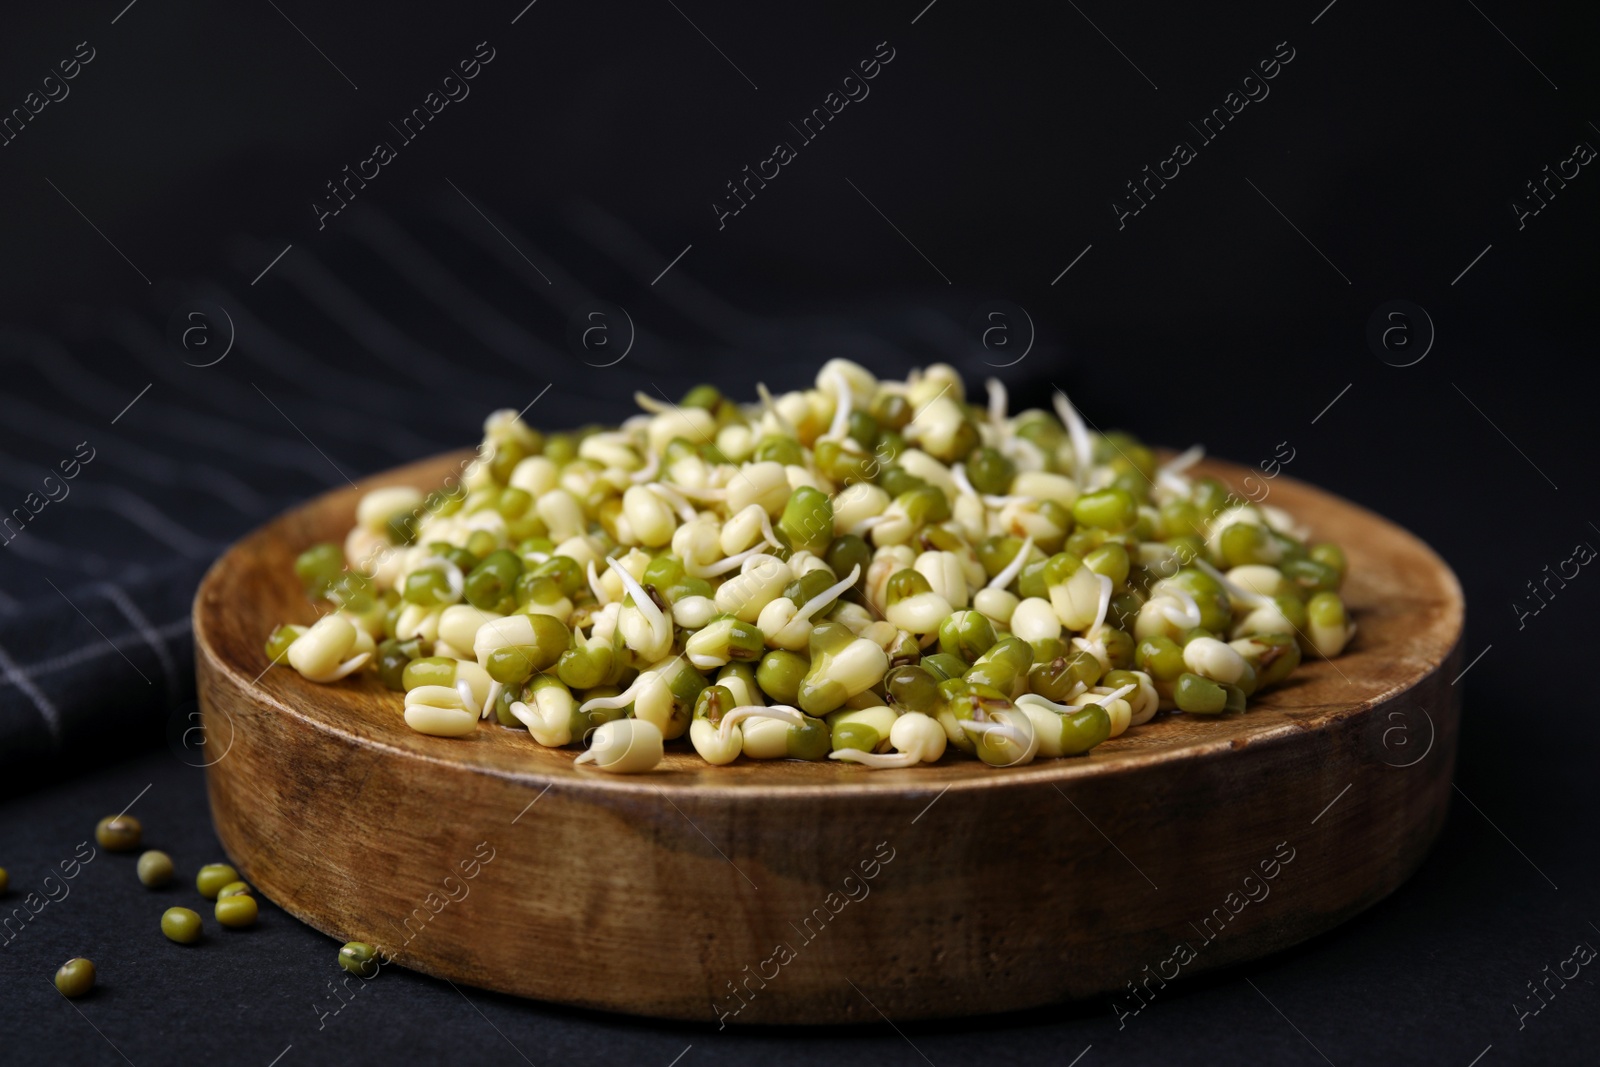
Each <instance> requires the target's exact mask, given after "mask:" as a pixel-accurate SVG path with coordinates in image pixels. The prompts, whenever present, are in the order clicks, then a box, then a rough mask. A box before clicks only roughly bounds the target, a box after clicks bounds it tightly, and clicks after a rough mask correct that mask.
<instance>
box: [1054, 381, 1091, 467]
mask: <svg viewBox="0 0 1600 1067" xmlns="http://www.w3.org/2000/svg"><path fill="white" fill-rule="evenodd" d="M1055 408H1056V414H1057V415H1059V416H1061V424H1062V425H1063V426H1065V427H1066V428H1067V433H1069V434H1071V435H1072V451H1073V454H1074V456H1076V465H1075V467H1074V470H1076V471H1077V473H1078V477H1080V478H1084V477H1087V476H1088V473H1089V469H1090V464H1092V463H1093V462H1094V445H1093V443H1092V442H1091V441H1090V440H1089V428H1088V427H1087V426H1085V425H1084V424H1083V416H1082V415H1079V414H1078V409H1077V408H1075V407H1073V406H1072V401H1070V400H1068V399H1067V394H1066V393H1063V392H1062V391H1061V390H1060V389H1057V390H1056V395H1055Z"/></svg>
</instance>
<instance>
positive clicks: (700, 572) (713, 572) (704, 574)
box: [683, 544, 776, 578]
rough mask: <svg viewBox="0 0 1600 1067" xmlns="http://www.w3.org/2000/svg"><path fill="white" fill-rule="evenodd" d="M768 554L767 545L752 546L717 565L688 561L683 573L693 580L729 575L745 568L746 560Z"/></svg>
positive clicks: (684, 564)
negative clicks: (702, 564)
mask: <svg viewBox="0 0 1600 1067" xmlns="http://www.w3.org/2000/svg"><path fill="white" fill-rule="evenodd" d="M766 552H767V546H766V545H764V544H757V545H751V546H750V547H749V548H747V549H745V550H744V551H743V552H736V553H734V554H733V555H731V556H729V557H728V558H727V559H723V560H718V561H717V562H716V563H708V564H705V565H704V566H701V565H700V564H698V563H696V562H694V561H693V560H689V559H686V560H684V561H683V572H684V573H685V574H687V575H688V576H689V577H691V578H715V577H716V576H717V575H719V574H727V573H728V572H729V571H736V570H738V569H739V568H740V567H742V566H744V564H745V561H746V560H750V559H754V558H756V557H757V556H765V555H766ZM770 558H776V557H770Z"/></svg>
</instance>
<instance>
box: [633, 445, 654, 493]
mask: <svg viewBox="0 0 1600 1067" xmlns="http://www.w3.org/2000/svg"><path fill="white" fill-rule="evenodd" d="M644 451H645V461H644V466H643V467H641V468H639V469H638V470H636V471H634V472H633V473H632V474H630V475H628V480H629V481H631V482H633V483H634V484H635V485H642V484H643V483H645V482H648V481H650V480H651V479H652V478H654V477H655V476H656V474H657V472H659V471H660V470H661V453H659V452H657V451H656V450H655V449H653V448H646V449H645V450H644Z"/></svg>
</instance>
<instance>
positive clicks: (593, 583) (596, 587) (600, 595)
mask: <svg viewBox="0 0 1600 1067" xmlns="http://www.w3.org/2000/svg"><path fill="white" fill-rule="evenodd" d="M587 571H588V574H589V591H590V592H591V593H593V594H594V598H595V600H597V601H599V602H600V606H601V607H605V606H606V605H607V604H609V603H611V598H610V597H609V596H607V595H606V587H605V586H604V585H602V584H601V582H600V575H598V574H596V573H595V569H594V560H592V559H591V560H590V561H589V563H588V566H587Z"/></svg>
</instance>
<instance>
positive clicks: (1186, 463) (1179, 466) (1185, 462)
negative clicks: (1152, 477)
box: [1161, 445, 1206, 474]
mask: <svg viewBox="0 0 1600 1067" xmlns="http://www.w3.org/2000/svg"><path fill="white" fill-rule="evenodd" d="M1205 457H1206V450H1205V448H1204V447H1202V446H1201V445H1190V446H1189V447H1188V448H1186V449H1184V450H1183V451H1182V452H1180V453H1178V454H1177V455H1176V456H1173V457H1172V458H1171V459H1169V460H1167V462H1165V463H1163V464H1162V465H1161V469H1162V470H1164V471H1171V472H1172V473H1174V474H1181V473H1183V472H1184V471H1186V470H1188V469H1189V468H1190V467H1192V466H1194V465H1195V464H1196V463H1199V462H1200V461H1201V460H1202V459H1205Z"/></svg>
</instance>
